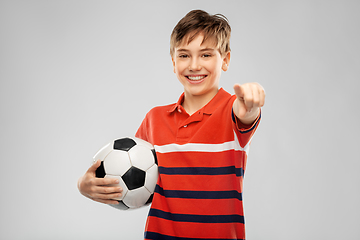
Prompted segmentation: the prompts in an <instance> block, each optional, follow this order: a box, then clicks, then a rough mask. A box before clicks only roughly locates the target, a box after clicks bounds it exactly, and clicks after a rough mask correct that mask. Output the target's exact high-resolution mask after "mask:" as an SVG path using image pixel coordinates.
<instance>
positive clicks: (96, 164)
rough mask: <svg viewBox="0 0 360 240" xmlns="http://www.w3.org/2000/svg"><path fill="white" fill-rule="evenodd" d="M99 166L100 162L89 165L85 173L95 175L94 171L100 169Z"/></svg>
mask: <svg viewBox="0 0 360 240" xmlns="http://www.w3.org/2000/svg"><path fill="white" fill-rule="evenodd" d="M100 165H101V160H97V161H96V162H94V164H93V165H91V167H89V169H88V170H87V172H88V173H93V174H95V172H96V169H98V167H100Z"/></svg>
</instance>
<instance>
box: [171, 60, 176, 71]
mask: <svg viewBox="0 0 360 240" xmlns="http://www.w3.org/2000/svg"><path fill="white" fill-rule="evenodd" d="M171 61H172V63H173V71H174V73H176V72H175V61H174V57H171Z"/></svg>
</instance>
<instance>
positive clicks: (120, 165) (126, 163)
mask: <svg viewBox="0 0 360 240" xmlns="http://www.w3.org/2000/svg"><path fill="white" fill-rule="evenodd" d="M130 167H131V162H130V159H129V155H128V153H127V152H124V151H119V150H113V151H112V152H111V153H109V154H108V155H107V156H106V158H105V159H104V168H105V173H106V174H109V175H114V176H122V175H124V174H125V172H126V171H127V170H128V169H129V168H130Z"/></svg>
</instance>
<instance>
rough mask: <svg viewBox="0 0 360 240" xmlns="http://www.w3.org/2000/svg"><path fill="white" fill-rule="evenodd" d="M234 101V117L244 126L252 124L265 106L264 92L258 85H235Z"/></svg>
mask: <svg viewBox="0 0 360 240" xmlns="http://www.w3.org/2000/svg"><path fill="white" fill-rule="evenodd" d="M234 91H235V95H236V100H235V101H234V103H233V111H234V114H235V116H236V117H237V118H238V119H239V120H240V121H241V122H242V123H243V124H245V125H250V124H252V123H253V122H254V121H255V120H256V118H257V117H258V116H259V113H260V108H261V107H262V106H264V104H265V90H264V88H263V87H262V86H261V85H260V84H258V83H245V84H243V85H240V84H235V85H234Z"/></svg>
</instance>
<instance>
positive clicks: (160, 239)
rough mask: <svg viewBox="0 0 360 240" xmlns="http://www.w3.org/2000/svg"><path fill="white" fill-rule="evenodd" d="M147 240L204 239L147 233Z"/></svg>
mask: <svg viewBox="0 0 360 240" xmlns="http://www.w3.org/2000/svg"><path fill="white" fill-rule="evenodd" d="M145 238H146V239H156V240H204V238H187V237H174V236H169V235H164V234H160V233H156V232H149V231H148V232H145ZM211 240H245V239H242V238H241V239H240V238H233V239H229V238H226V239H225V238H211Z"/></svg>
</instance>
